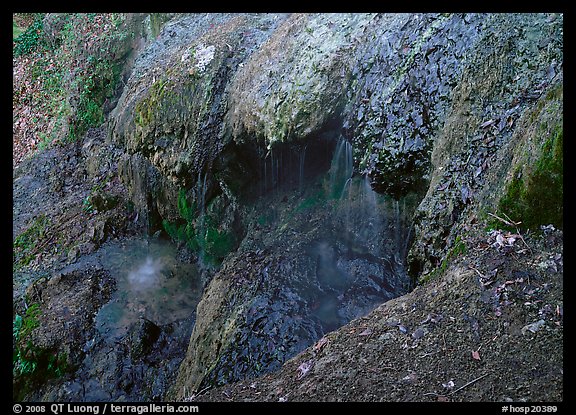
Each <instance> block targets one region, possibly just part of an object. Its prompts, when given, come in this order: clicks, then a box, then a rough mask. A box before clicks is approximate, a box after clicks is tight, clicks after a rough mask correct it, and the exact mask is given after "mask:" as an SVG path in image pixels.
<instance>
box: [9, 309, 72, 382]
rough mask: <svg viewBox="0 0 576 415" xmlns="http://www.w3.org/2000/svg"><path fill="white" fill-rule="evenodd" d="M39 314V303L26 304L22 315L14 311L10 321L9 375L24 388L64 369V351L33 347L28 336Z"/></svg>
mask: <svg viewBox="0 0 576 415" xmlns="http://www.w3.org/2000/svg"><path fill="white" fill-rule="evenodd" d="M40 314H41V309H40V305H39V304H38V303H34V304H32V305H30V306H29V307H28V309H27V310H26V313H24V317H22V316H20V315H19V314H16V316H15V317H14V320H13V322H12V337H13V344H14V349H13V352H12V374H13V376H14V379H15V381H16V382H20V383H22V384H24V388H23V389H24V390H26V387H31V386H30V385H31V384H33V383H34V382H35V381H36V380H42V381H44V380H45V379H46V378H53V377H60V376H62V375H63V374H64V372H65V371H66V370H67V356H66V354H64V353H60V354H55V353H51V352H49V351H46V350H43V349H41V348H39V347H36V346H34V345H33V344H32V341H31V340H30V338H29V337H30V335H31V333H32V331H33V330H34V329H35V328H36V327H39V325H40V322H39V319H38V318H39V317H40Z"/></svg>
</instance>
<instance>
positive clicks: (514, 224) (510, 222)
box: [488, 212, 522, 227]
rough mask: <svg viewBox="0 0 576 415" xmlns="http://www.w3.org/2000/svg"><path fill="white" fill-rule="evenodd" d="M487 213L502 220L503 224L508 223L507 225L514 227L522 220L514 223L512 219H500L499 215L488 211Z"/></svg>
mask: <svg viewBox="0 0 576 415" xmlns="http://www.w3.org/2000/svg"><path fill="white" fill-rule="evenodd" d="M488 214H489V215H490V216H493V217H495V218H496V219H498V220H499V221H500V222H503V223H505V224H506V225H508V226H514V227H516V226H517V225H520V224H521V223H522V222H518V223H515V222H513V221H512V220H510V221H507V220H506V219H502V218H501V217H500V216H498V215H495V214H493V213H490V212H488ZM506 217H508V216H506ZM508 219H510V218H508Z"/></svg>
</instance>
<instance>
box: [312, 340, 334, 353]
mask: <svg viewBox="0 0 576 415" xmlns="http://www.w3.org/2000/svg"><path fill="white" fill-rule="evenodd" d="M329 342H330V341H329V340H328V337H326V336H324V337H322V338H321V339H320V340H318V342H317V343H316V344H315V345H314V347H313V348H312V350H314V351H315V352H319V351H320V350H321V349H322V348H323V347H324V346H325V345H326V344H328V343H329Z"/></svg>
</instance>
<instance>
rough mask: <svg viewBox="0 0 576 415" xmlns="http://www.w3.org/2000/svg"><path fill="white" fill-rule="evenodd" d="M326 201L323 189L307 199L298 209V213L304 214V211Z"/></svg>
mask: <svg viewBox="0 0 576 415" xmlns="http://www.w3.org/2000/svg"><path fill="white" fill-rule="evenodd" d="M325 200H326V198H325V196H324V191H323V190H322V189H321V190H319V191H318V192H316V193H314V194H313V195H312V196H310V197H307V198H306V199H304V200H303V201H302V203H300V204H299V205H298V206H297V207H296V212H302V211H303V210H306V209H309V208H312V207H314V206H318V205H320V204H322V203H324V201H325Z"/></svg>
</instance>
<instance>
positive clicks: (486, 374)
mask: <svg viewBox="0 0 576 415" xmlns="http://www.w3.org/2000/svg"><path fill="white" fill-rule="evenodd" d="M486 376H488V373H485V374H483V375H482V376H480V377H478V378H476V379H474V380H471V381H470V382H468V383H466V384H464V385H462V386H460V387H459V388H458V389H455V390H453V391H452V392H450V393H449V394H448V395H453V394H455V393H456V392H458V391H461V390H462V389H464V388H466V387H468V386H470V385H472V384H473V383H475V382H478V381H479V380H480V379H482V378H485V377H486Z"/></svg>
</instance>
